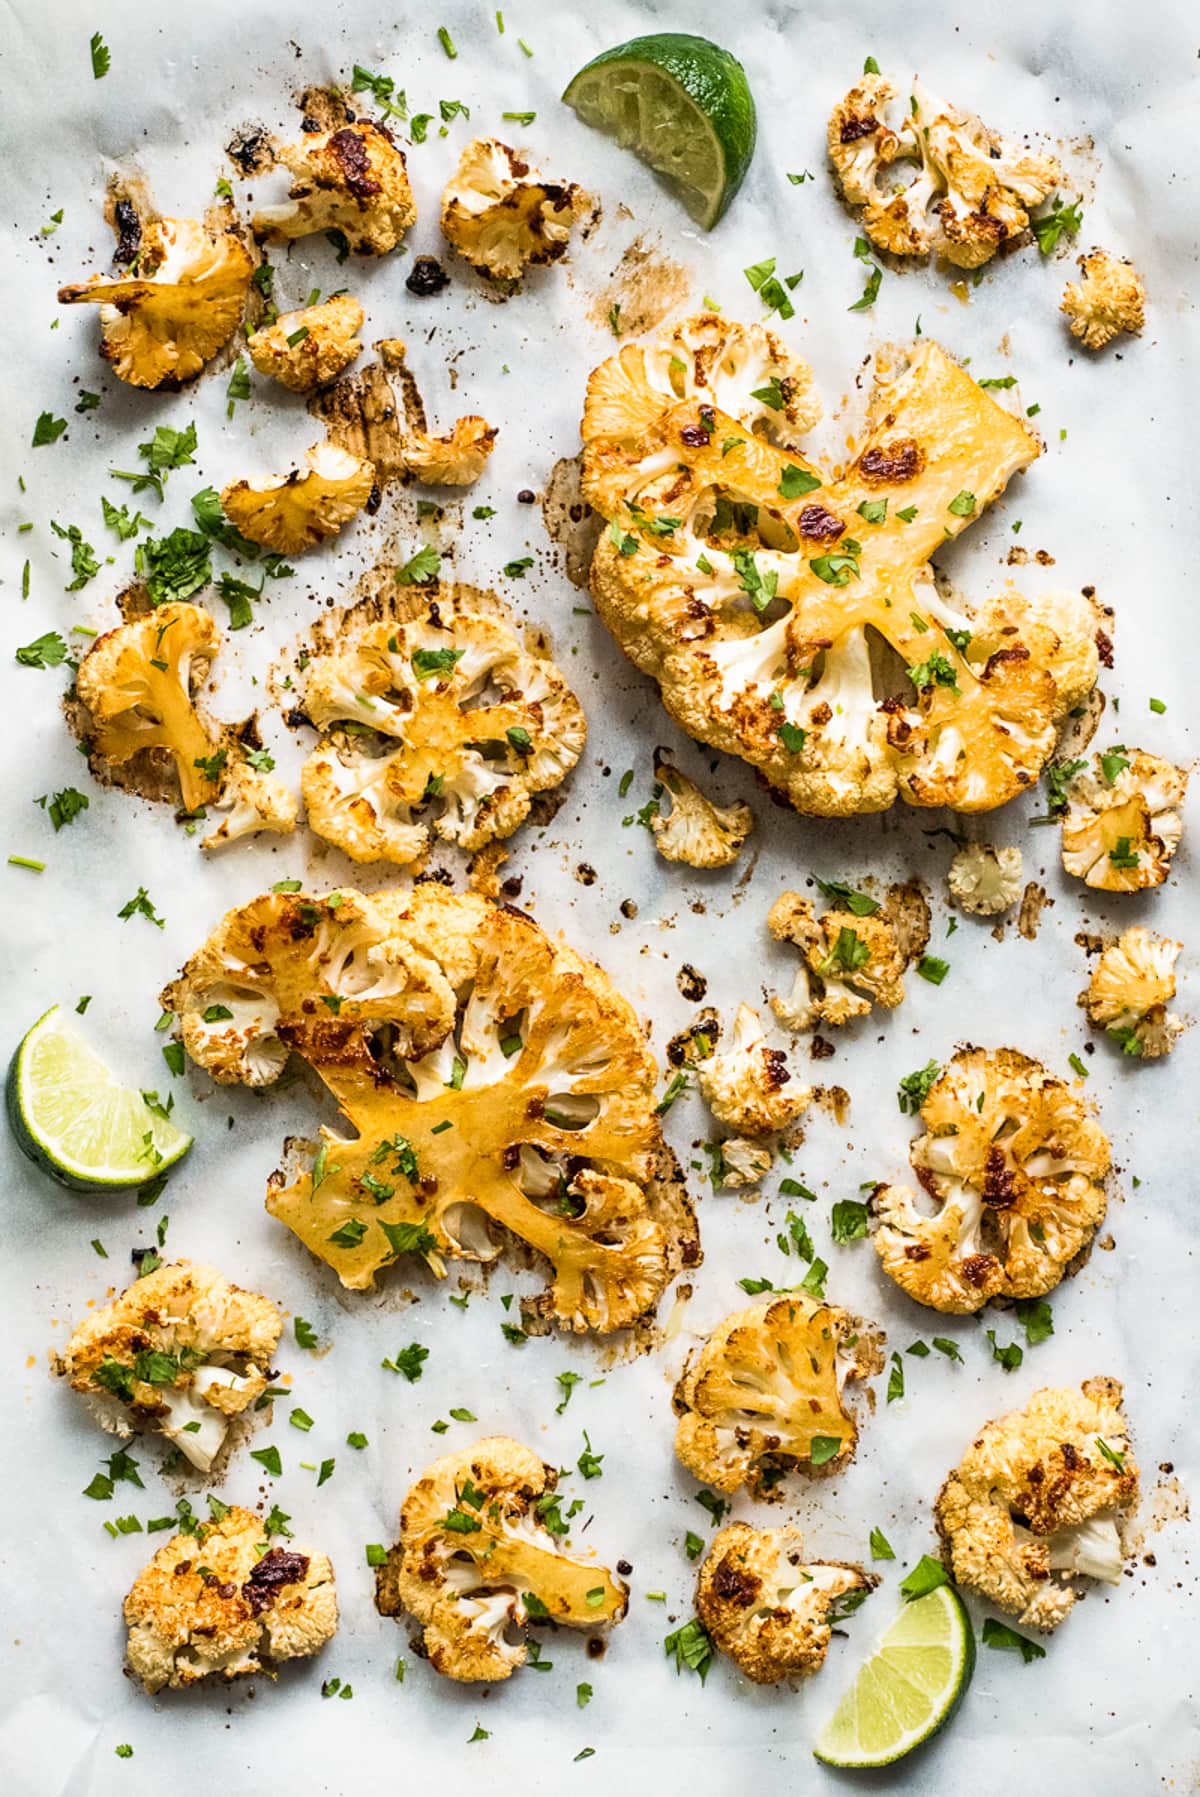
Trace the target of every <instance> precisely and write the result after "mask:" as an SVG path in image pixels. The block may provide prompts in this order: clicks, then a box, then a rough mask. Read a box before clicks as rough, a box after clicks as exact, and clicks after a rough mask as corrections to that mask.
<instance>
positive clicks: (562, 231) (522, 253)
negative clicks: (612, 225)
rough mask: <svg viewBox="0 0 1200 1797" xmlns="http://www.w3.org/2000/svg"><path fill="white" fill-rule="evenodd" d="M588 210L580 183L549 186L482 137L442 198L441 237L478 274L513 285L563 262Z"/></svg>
mask: <svg viewBox="0 0 1200 1797" xmlns="http://www.w3.org/2000/svg"><path fill="white" fill-rule="evenodd" d="M587 206H588V199H587V195H586V194H585V193H583V192H582V191H581V189H580V188H578V187H576V186H575V184H574V182H571V183H570V184H569V185H567V186H562V185H561V184H560V183H558V182H553V181H543V180H542V179H541V177H540V176H539V175H538V174H536V173H535V172H534V171H533V170H531V169H530V166H529V164H528V163H527V162H526V161H524V159H523V158H522V157H520V156H519V155H518V154H517V152H516V151H515V150H510V149H509V147H508V145H507V144H502V143H501V142H500V141H499V140H498V139H497V138H494V137H479V138H476V139H475V141H474V142H473V143H469V144H468V145H467V147H466V149H465V150H464V151H463V153H462V155H461V156H460V158H459V162H458V167H457V169H456V170H455V172H454V174H453V176H452V177H451V179H450V180H449V181H448V182H447V184H446V189H445V192H444V193H443V194H442V235H443V236H444V237H445V239H446V241H447V243H449V244H452V245H453V247H454V248H455V249H456V250H457V251H458V253H459V255H460V256H463V257H465V259H466V260H467V261H468V262H469V263H470V264H471V267H472V268H473V269H474V270H475V271H476V273H477V274H481V275H483V276H485V277H486V278H487V279H488V280H492V281H502V282H506V283H510V282H514V281H519V280H520V278H521V276H522V275H523V274H524V272H525V270H526V269H527V268H540V267H543V266H544V265H545V264H546V263H548V262H557V261H558V259H559V257H560V256H564V255H565V254H566V250H567V244H568V241H569V239H570V236H571V229H572V227H573V226H574V225H575V224H577V223H578V221H579V220H580V219H581V218H582V217H583V215H584V213H585V212H586V211H587Z"/></svg>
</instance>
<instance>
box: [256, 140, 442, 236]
mask: <svg viewBox="0 0 1200 1797" xmlns="http://www.w3.org/2000/svg"><path fill="white" fill-rule="evenodd" d="M275 154H276V160H277V161H279V162H281V163H282V164H283V166H284V168H286V169H287V170H289V172H290V173H291V174H292V175H293V176H294V177H295V179H294V180H293V182H292V185H291V187H289V189H288V197H287V200H286V202H285V203H284V204H283V205H280V206H264V207H263V208H262V209H261V210H260V211H258V212H256V213H255V214H254V220H253V229H254V235H255V236H256V237H276V238H283V239H285V240H288V239H291V238H294V237H311V236H312V234H313V233H314V232H315V231H337V232H340V234H341V236H342V238H343V239H344V240H345V244H346V247H347V249H349V250H350V251H351V252H352V253H353V254H355V255H360V256H386V255H387V254H388V253H389V252H390V251H391V250H394V249H395V248H396V246H397V245H398V244H399V243H400V242H401V240H402V239H403V237H404V234H405V232H406V231H408V229H409V227H410V226H411V225H413V224H415V223H416V218H417V207H416V202H415V200H414V199H413V191H412V188H411V187H410V186H409V181H408V166H407V164H406V162H405V160H404V151H403V150H402V149H400V148H399V146H398V145H397V143H396V140H395V138H394V137H393V136H392V134H391V132H390V131H389V130H388V128H387V126H386V125H381V124H379V123H377V122H376V121H375V120H374V119H350V120H347V122H346V123H345V124H340V125H338V126H337V128H336V129H335V130H332V131H305V132H304V134H303V136H302V137H301V139H300V142H299V143H297V144H283V145H281V146H280V147H279V148H278V149H277V150H276V153H275Z"/></svg>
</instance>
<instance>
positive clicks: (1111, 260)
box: [1059, 250, 1146, 349]
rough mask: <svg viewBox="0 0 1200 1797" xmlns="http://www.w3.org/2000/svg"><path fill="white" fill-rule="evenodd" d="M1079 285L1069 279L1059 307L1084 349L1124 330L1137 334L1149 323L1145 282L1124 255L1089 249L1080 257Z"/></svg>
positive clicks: (1100, 346) (1097, 346) (1098, 346)
mask: <svg viewBox="0 0 1200 1797" xmlns="http://www.w3.org/2000/svg"><path fill="white" fill-rule="evenodd" d="M1079 270H1080V279H1079V283H1078V285H1076V283H1075V282H1074V281H1068V282H1067V284H1066V286H1065V287H1064V288H1063V296H1062V303H1061V305H1060V307H1059V310H1060V311H1061V312H1064V313H1065V314H1066V316H1067V317H1068V318H1069V319H1070V321H1071V327H1070V328H1071V335H1072V337H1078V339H1079V341H1080V342H1081V343H1082V344H1083V346H1084V348H1085V349H1103V348H1104V347H1105V345H1106V344H1109V343H1111V342H1112V340H1113V338H1114V337H1119V336H1120V335H1121V333H1122V331H1128V332H1129V333H1130V334H1131V335H1133V336H1138V335H1139V334H1140V332H1141V331H1142V328H1143V326H1144V325H1145V323H1146V284H1145V282H1144V281H1143V280H1142V277H1141V275H1140V274H1139V273H1138V271H1137V269H1136V268H1135V267H1134V266H1133V263H1132V262H1129V261H1127V260H1126V259H1125V257H1123V256H1113V255H1111V254H1110V253H1109V251H1108V250H1089V251H1088V253H1087V255H1086V256H1080V258H1079Z"/></svg>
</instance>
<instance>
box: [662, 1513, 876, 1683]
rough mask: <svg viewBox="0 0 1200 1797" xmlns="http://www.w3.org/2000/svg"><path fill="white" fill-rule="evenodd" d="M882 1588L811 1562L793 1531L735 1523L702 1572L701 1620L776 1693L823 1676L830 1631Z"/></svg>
mask: <svg viewBox="0 0 1200 1797" xmlns="http://www.w3.org/2000/svg"><path fill="white" fill-rule="evenodd" d="M878 1583H879V1581H878V1579H877V1578H875V1577H874V1575H873V1574H871V1573H869V1572H864V1571H863V1569H862V1567H861V1566H848V1565H844V1564H840V1563H838V1562H831V1561H828V1560H810V1561H806V1560H805V1559H804V1537H803V1535H802V1534H801V1533H800V1530H799V1529H796V1528H792V1527H791V1526H790V1525H789V1526H787V1527H785V1528H782V1529H755V1528H752V1527H751V1526H750V1524H749V1523H746V1522H733V1523H729V1524H727V1525H726V1527H725V1528H723V1529H721V1530H719V1531H718V1533H717V1534H716V1535H714V1536H713V1539H712V1544H711V1546H710V1547H709V1550H708V1553H707V1555H706V1557H705V1560H704V1564H703V1566H702V1567H701V1568H700V1577H699V1581H698V1583H697V1586H696V1614H697V1615H698V1616H699V1618H700V1620H701V1622H702V1623H703V1624H704V1626H705V1628H706V1629H707V1630H708V1634H709V1637H710V1638H711V1640H712V1643H713V1646H714V1647H717V1648H719V1649H720V1651H721V1652H722V1653H724V1654H728V1655H729V1658H730V1659H731V1660H733V1661H734V1662H735V1664H736V1665H737V1667H738V1668H739V1670H740V1671H742V1672H744V1673H745V1675H746V1677H747V1678H749V1679H753V1680H754V1683H755V1684H756V1685H775V1684H778V1683H779V1680H780V1679H784V1678H808V1677H810V1676H811V1674H812V1673H814V1672H819V1671H820V1670H821V1667H822V1666H823V1665H824V1664H825V1655H826V1654H827V1653H828V1651H829V1642H830V1635H831V1628H832V1625H833V1624H834V1623H835V1622H838V1621H840V1620H841V1618H842V1616H843V1615H845V1614H848V1613H849V1611H850V1610H855V1609H857V1608H858V1606H859V1604H860V1603H861V1602H862V1601H863V1598H864V1597H866V1596H867V1595H868V1594H869V1593H870V1592H871V1591H872V1590H873V1589H874V1588H875V1586H876V1585H877V1584H878ZM847 1600H849V1601H847Z"/></svg>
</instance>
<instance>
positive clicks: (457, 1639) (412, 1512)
mask: <svg viewBox="0 0 1200 1797" xmlns="http://www.w3.org/2000/svg"><path fill="white" fill-rule="evenodd" d="M557 1483H558V1474H557V1473H556V1472H555V1470H554V1468H553V1467H552V1466H546V1465H544V1464H543V1462H542V1461H541V1460H539V1459H538V1457H537V1455H536V1454H534V1453H532V1452H531V1451H530V1450H529V1449H528V1448H526V1447H522V1446H521V1444H520V1442H517V1441H511V1440H510V1439H509V1438H508V1437H507V1436H504V1435H491V1436H488V1437H486V1438H485V1439H484V1440H483V1441H477V1442H476V1443H475V1446H474V1447H473V1448H464V1449H462V1450H461V1452H459V1453H457V1454H447V1455H446V1456H445V1458H444V1459H441V1460H435V1461H434V1463H433V1465H432V1466H431V1467H429V1468H428V1470H427V1471H426V1472H425V1473H423V1474H422V1476H421V1477H420V1478H419V1479H418V1480H417V1483H416V1484H415V1485H414V1486H413V1488H412V1490H411V1491H410V1492H409V1494H408V1496H407V1497H406V1498H405V1500H404V1504H403V1507H402V1509H401V1511H400V1539H399V1541H398V1542H397V1543H396V1545H395V1547H394V1548H392V1549H391V1551H390V1553H389V1554H388V1558H387V1562H386V1564H385V1565H384V1566H383V1567H381V1568H380V1569H379V1571H378V1572H377V1573H376V1604H377V1606H378V1608H379V1610H380V1611H381V1612H382V1614H383V1615H385V1616H398V1615H400V1614H401V1613H402V1612H404V1611H407V1612H408V1613H409V1614H410V1615H412V1616H413V1617H415V1618H416V1620H417V1621H418V1622H419V1623H420V1624H421V1628H422V1631H423V1636H424V1646H425V1652H426V1655H427V1656H428V1659H429V1663H430V1665H431V1666H432V1667H433V1668H434V1670H435V1672H440V1673H442V1674H444V1676H445V1677H446V1678H453V1679H461V1680H477V1679H487V1680H495V1679H502V1678H510V1677H511V1676H512V1674H513V1672H514V1671H515V1670H516V1668H517V1667H518V1666H523V1665H524V1664H525V1659H526V1655H527V1651H528V1650H527V1647H526V1641H525V1629H526V1627H527V1625H528V1624H529V1623H530V1622H533V1623H537V1622H555V1623H562V1624H564V1625H565V1626H566V1627H568V1628H579V1629H601V1628H605V1627H607V1626H608V1625H609V1624H611V1623H614V1622H620V1620H621V1618H622V1617H623V1616H624V1614H625V1611H626V1608H627V1606H628V1601H629V1593H628V1591H627V1589H626V1587H625V1586H624V1585H623V1584H622V1583H621V1582H620V1581H619V1580H617V1579H614V1578H613V1576H612V1574H611V1573H610V1572H609V1571H608V1569H607V1567H604V1566H601V1565H600V1564H599V1562H598V1561H597V1560H596V1559H595V1557H594V1556H593V1555H587V1556H584V1555H575V1554H572V1553H569V1552H568V1551H567V1548H566V1546H565V1544H564V1541H563V1537H564V1536H565V1534H566V1523H565V1521H564V1519H563V1517H562V1516H561V1514H560V1513H559V1509H558V1505H559V1503H560V1502H561V1500H560V1499H559V1498H558V1497H557V1496H556V1495H555V1486H556V1484H557Z"/></svg>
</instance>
